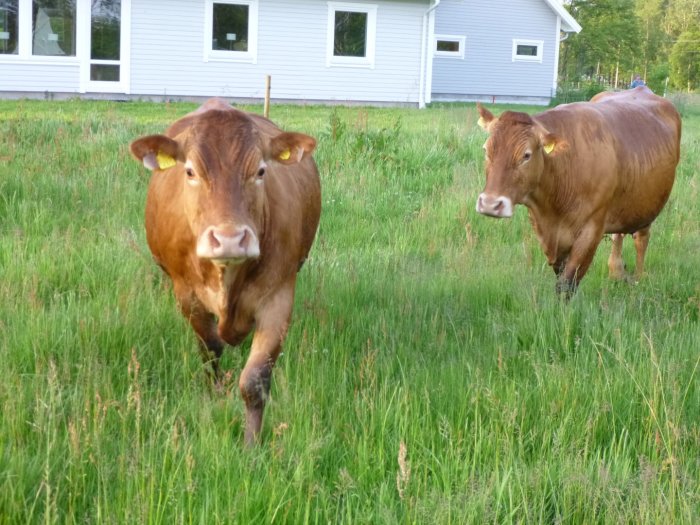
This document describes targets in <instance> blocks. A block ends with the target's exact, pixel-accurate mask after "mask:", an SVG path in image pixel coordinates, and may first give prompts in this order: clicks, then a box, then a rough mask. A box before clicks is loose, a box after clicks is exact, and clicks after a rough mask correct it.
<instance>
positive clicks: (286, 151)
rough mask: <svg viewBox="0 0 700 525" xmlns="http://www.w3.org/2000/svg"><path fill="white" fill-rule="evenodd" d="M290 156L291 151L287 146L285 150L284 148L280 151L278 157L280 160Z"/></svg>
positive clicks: (287, 158)
mask: <svg viewBox="0 0 700 525" xmlns="http://www.w3.org/2000/svg"><path fill="white" fill-rule="evenodd" d="M291 156H292V152H291V151H289V148H287V149H286V150H284V151H283V152H281V153H280V154H279V159H280V160H289V157H291Z"/></svg>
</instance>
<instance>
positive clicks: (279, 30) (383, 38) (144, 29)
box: [131, 0, 428, 103]
mask: <svg viewBox="0 0 700 525" xmlns="http://www.w3.org/2000/svg"><path fill="white" fill-rule="evenodd" d="M352 3H358V4H366V5H377V6H378V8H377V38H376V58H375V65H374V68H373V69H368V68H359V67H358V68H355V67H327V66H326V38H327V29H328V28H327V23H328V3H327V2H325V1H319V0H300V1H295V2H291V1H288V0H260V3H259V14H258V20H259V26H258V28H259V29H258V53H257V63H255V64H251V63H238V62H212V61H210V62H206V61H205V60H204V38H203V28H204V5H203V2H192V1H187V0H177V1H171V0H169V1H165V0H159V1H157V2H156V1H153V0H149V1H146V0H133V4H132V20H133V24H132V60H131V63H132V66H131V92H132V93H139V94H143V95H155V96H160V95H172V96H225V97H242V98H261V97H263V96H264V88H265V75H268V74H269V75H271V76H272V97H273V99H274V98H278V99H292V100H299V101H304V100H325V101H366V102H409V103H417V102H418V95H419V78H420V35H421V29H422V27H421V21H422V16H423V13H424V12H425V11H426V9H427V6H428V2H427V0H415V1H402V2H394V1H378V2H366V1H353V2H352ZM164 12H167V13H168V16H167V17H166V18H164V17H163V13H164ZM164 20H167V22H166V23H165V24H164Z"/></svg>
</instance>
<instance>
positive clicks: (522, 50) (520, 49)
mask: <svg viewBox="0 0 700 525" xmlns="http://www.w3.org/2000/svg"><path fill="white" fill-rule="evenodd" d="M543 46H544V42H543V41H542V40H513V61H514V62H515V61H516V60H523V61H527V62H542V47H543Z"/></svg>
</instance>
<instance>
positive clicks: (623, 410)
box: [0, 99, 700, 524]
mask: <svg viewBox="0 0 700 525" xmlns="http://www.w3.org/2000/svg"><path fill="white" fill-rule="evenodd" d="M678 100H679V107H681V109H682V112H683V118H684V134H683V140H682V162H681V164H680V166H679V169H678V172H677V180H676V185H675V187H674V190H673V193H672V195H671V198H670V200H669V202H668V204H667V206H666V208H665V210H664V211H663V213H662V214H661V216H660V217H659V218H658V220H657V221H656V223H655V225H654V227H653V228H652V236H651V242H650V247H649V251H648V255H647V264H646V275H645V276H644V277H643V279H642V280H641V281H640V282H639V283H637V284H633V283H629V282H616V281H611V280H609V279H608V278H607V265H606V260H607V256H608V253H609V250H610V247H611V244H610V242H609V240H604V241H603V242H602V243H601V245H600V247H599V250H598V253H597V255H596V259H595V261H594V263H593V265H592V267H591V270H590V271H589V273H588V275H587V276H586V278H585V279H584V280H583V283H582V285H581V287H580V289H579V291H578V293H577V294H576V296H575V297H574V298H573V299H572V300H571V301H570V302H568V303H566V302H562V301H560V300H558V299H557V297H556V296H555V293H554V283H555V279H554V275H553V273H552V271H551V269H550V268H549V267H548V266H547V264H546V261H545V258H544V255H543V254H542V252H541V249H540V247H539V245H538V243H537V240H536V238H535V236H534V234H533V232H532V229H531V226H530V224H529V221H528V218H527V213H526V210H525V209H524V208H518V209H517V211H516V213H515V216H514V218H513V219H512V220H502V221H497V220H494V219H489V218H486V217H483V216H480V215H478V214H477V213H476V211H475V210H474V205H475V200H476V197H477V195H478V194H479V192H480V191H481V189H482V186H483V183H484V174H483V169H482V168H483V150H482V144H483V142H484V140H485V135H484V134H483V133H482V131H481V130H480V129H479V128H478V127H477V126H476V119H477V116H476V111H475V108H474V105H472V104H469V105H435V106H433V107H430V108H428V109H426V110H420V111H419V110H415V109H405V108H404V109H401V108H362V107H321V106H302V107H293V106H275V105H274V104H273V107H272V111H271V117H272V119H273V120H275V121H276V122H277V123H278V124H279V125H280V126H282V127H283V128H285V129H288V130H296V131H302V132H305V133H308V134H311V135H313V136H315V137H316V138H317V139H318V141H319V145H318V150H317V152H316V154H315V158H316V160H317V163H318V165H319V169H320V173H321V179H322V188H323V214H322V218H321V226H320V230H319V234H318V236H317V239H316V243H315V246H314V248H313V249H312V252H311V257H310V259H309V260H308V261H307V263H306V264H305V266H304V268H303V269H302V271H301V273H300V275H299V279H298V286H297V295H296V301H295V311H294V319H293V322H292V325H291V329H290V332H289V335H288V338H287V340H286V343H285V350H284V353H283V355H282V356H281V358H280V360H279V361H278V364H277V367H276V369H275V371H274V374H273V383H272V392H271V400H270V403H269V405H268V407H267V410H266V412H265V421H264V425H263V432H262V441H261V444H260V445H259V446H257V447H256V448H254V449H253V450H246V449H244V448H243V435H242V431H243V428H242V422H243V403H242V401H241V399H240V396H239V393H238V388H237V376H238V372H239V371H240V369H241V367H242V365H243V363H244V359H245V357H246V356H247V352H248V349H249V341H248V342H246V343H245V344H244V345H242V346H241V347H240V348H235V349H232V348H228V349H227V350H226V352H225V354H224V359H223V363H222V366H223V369H224V370H225V371H227V373H226V377H225V381H224V382H223V383H222V385H220V387H219V388H217V389H216V390H215V391H214V392H210V391H209V390H208V388H207V384H206V381H205V375H204V372H203V369H202V365H201V363H200V359H199V355H198V352H197V349H196V341H195V337H194V335H193V334H192V332H191V330H190V329H189V327H188V326H187V324H186V322H185V321H184V320H183V319H182V318H181V316H180V314H179V313H178V311H177V308H176V305H175V303H174V300H173V298H172V294H171V291H170V288H169V283H168V281H167V279H166V278H164V276H163V275H162V274H161V271H160V270H159V269H158V268H157V267H156V265H155V264H153V262H152V260H151V257H150V253H149V252H148V248H147V246H146V243H145V236H144V230H143V206H144V199H145V194H146V187H147V184H148V177H149V172H148V171H147V170H145V169H143V167H141V166H140V165H139V164H138V163H136V162H135V161H133V160H132V159H131V158H130V156H129V154H128V144H129V143H130V141H132V140H133V139H135V138H137V137H139V136H141V135H144V134H150V133H158V132H161V131H162V130H163V129H164V128H165V127H166V126H167V125H168V124H169V123H171V122H172V121H174V120H175V119H177V118H178V117H179V116H181V115H183V114H185V113H187V112H188V111H190V110H192V109H193V108H194V107H196V106H195V105H194V104H190V103H146V102H127V103H117V102H88V101H54V102H45V101H29V100H22V101H0V360H1V362H2V369H3V374H2V375H3V377H2V381H0V401H1V402H2V413H1V414H0V444H1V445H2V453H1V454H0V524H25V523H44V524H53V523H60V524H63V523H68V524H77V523H100V524H102V523H106V524H125V523H134V524H185V523H187V524H190V523H197V524H199V523H202V524H203V523H206V524H217V523H221V524H229V523H241V524H251V523H289V524H306V523H313V524H316V523H324V524H325V523H334V524H336V523H342V524H363V523H367V524H393V523H406V524H413V523H415V524H428V523H438V524H451V523H452V524H466V523H474V524H484V523H492V524H507V523H548V524H583V523H586V524H594V523H600V524H609V523H635V524H636V523H664V524H667V523H678V524H692V523H698V520H699V519H700V518H698V517H699V516H700V488H699V487H700V323H699V320H698V318H699V316H700V213H699V211H700V206H699V204H698V202H699V201H700V196H699V188H698V173H699V172H700V102H698V101H697V100H696V101H695V103H694V102H693V101H692V100H690V99H682V100H681V99H678ZM247 109H249V110H252V111H255V112H261V107H259V106H252V107H248V108H247ZM502 109H504V107H497V108H496V109H495V112H496V113H499V112H500V111H501V110H502ZM526 109H528V110H531V111H538V110H541V109H542V108H526ZM627 242H628V243H629V244H628V245H626V246H625V258H626V261H627V263H628V264H629V265H632V263H633V260H634V257H633V255H634V254H633V247H632V244H631V243H630V242H629V241H627Z"/></svg>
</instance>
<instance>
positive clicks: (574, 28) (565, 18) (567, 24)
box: [544, 0, 581, 33]
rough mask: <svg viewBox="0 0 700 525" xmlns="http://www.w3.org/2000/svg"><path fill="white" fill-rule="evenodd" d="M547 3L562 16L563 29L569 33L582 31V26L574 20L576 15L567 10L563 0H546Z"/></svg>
mask: <svg viewBox="0 0 700 525" xmlns="http://www.w3.org/2000/svg"><path fill="white" fill-rule="evenodd" d="M544 1H545V2H547V5H549V7H551V8H552V10H553V11H554V12H555V13H556V14H557V15H558V16H559V18H561V30H562V31H565V32H567V33H579V32H581V26H580V25H579V23H578V22H577V21H576V20H574V17H573V16H571V14H570V13H569V12H568V11H567V10H566V8H565V7H564V5H563V4H562V2H561V0H544Z"/></svg>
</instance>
